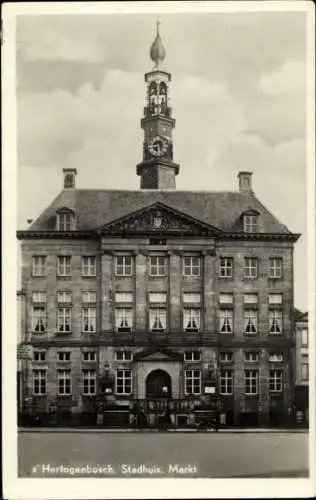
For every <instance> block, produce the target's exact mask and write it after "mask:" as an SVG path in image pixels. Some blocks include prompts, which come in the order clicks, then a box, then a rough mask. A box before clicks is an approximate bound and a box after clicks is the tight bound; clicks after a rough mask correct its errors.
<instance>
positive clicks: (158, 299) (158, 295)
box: [149, 292, 167, 304]
mask: <svg viewBox="0 0 316 500" xmlns="http://www.w3.org/2000/svg"><path fill="white" fill-rule="evenodd" d="M149 302H150V303H151V304H157V303H158V304H159V303H163V302H164V303H165V302H167V294H166V292H151V293H150V294H149Z"/></svg>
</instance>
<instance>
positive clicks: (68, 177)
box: [63, 168, 77, 189]
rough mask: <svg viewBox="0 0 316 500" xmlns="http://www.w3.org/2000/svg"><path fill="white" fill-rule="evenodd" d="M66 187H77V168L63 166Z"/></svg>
mask: <svg viewBox="0 0 316 500" xmlns="http://www.w3.org/2000/svg"><path fill="white" fill-rule="evenodd" d="M63 174H64V189H75V187H76V175H77V169H76V168H63Z"/></svg>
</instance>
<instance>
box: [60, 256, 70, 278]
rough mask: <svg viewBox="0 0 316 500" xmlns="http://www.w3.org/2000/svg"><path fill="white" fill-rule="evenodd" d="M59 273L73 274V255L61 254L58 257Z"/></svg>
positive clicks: (63, 274) (61, 274) (64, 274)
mask: <svg viewBox="0 0 316 500" xmlns="http://www.w3.org/2000/svg"><path fill="white" fill-rule="evenodd" d="M57 275H58V276H70V275H71V257H70V255H60V256H58V257H57Z"/></svg>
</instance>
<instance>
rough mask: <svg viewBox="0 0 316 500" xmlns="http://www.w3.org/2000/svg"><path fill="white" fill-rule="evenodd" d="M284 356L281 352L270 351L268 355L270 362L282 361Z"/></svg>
mask: <svg viewBox="0 0 316 500" xmlns="http://www.w3.org/2000/svg"><path fill="white" fill-rule="evenodd" d="M283 359H284V357H283V354H282V353H281V352H271V353H270V355H269V361H270V363H282V361H283Z"/></svg>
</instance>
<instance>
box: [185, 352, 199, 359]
mask: <svg viewBox="0 0 316 500" xmlns="http://www.w3.org/2000/svg"><path fill="white" fill-rule="evenodd" d="M184 361H201V353H200V351H185V353H184Z"/></svg>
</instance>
